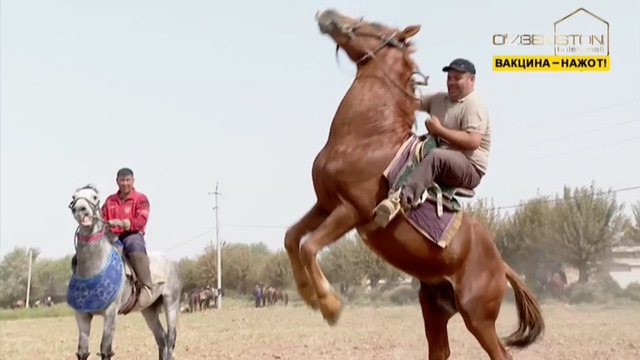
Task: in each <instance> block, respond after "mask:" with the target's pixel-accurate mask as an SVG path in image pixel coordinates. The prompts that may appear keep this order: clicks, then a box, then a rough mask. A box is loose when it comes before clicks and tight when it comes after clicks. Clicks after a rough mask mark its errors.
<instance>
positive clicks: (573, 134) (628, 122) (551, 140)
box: [522, 118, 640, 148]
mask: <svg viewBox="0 0 640 360" xmlns="http://www.w3.org/2000/svg"><path fill="white" fill-rule="evenodd" d="M635 122H640V118H637V119H632V120H626V121H621V122H617V123H613V124H609V125H605V126H601V127H598V128H594V129H590V130H586V131H581V132H576V133H571V134H568V135H563V136H560V137H556V138H551V139H547V140H543V141H539V142H536V143H532V144H528V145H524V146H522V148H530V147H534V146H538V145H543V144H548V143H552V142H555V141H558V140H565V139H569V138H572V137H576V136H581V135H586V134H591V133H594V132H597V131H600V130H605V129H609V128H613V127H617V126H621V125H626V124H632V123H635Z"/></svg>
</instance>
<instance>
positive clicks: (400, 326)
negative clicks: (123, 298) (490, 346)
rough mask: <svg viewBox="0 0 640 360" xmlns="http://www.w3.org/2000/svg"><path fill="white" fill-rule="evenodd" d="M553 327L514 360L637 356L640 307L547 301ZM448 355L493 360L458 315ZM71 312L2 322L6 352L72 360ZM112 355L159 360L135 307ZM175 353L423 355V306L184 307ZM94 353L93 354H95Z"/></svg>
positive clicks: (510, 323) (94, 338) (97, 326)
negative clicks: (327, 311)
mask: <svg viewBox="0 0 640 360" xmlns="http://www.w3.org/2000/svg"><path fill="white" fill-rule="evenodd" d="M544 311H545V319H546V322H547V332H546V334H545V335H544V337H543V339H542V341H541V342H539V343H537V344H535V345H533V346H531V347H530V348H528V349H526V350H523V351H515V350H512V354H513V356H514V359H528V360H533V359H535V360H540V359H565V360H570V359H576V360H584V359H588V360H597V359H617V360H622V359H640V331H639V329H640V328H639V327H638V324H640V306H630V305H629V306H611V307H605V306H568V305H562V304H553V305H545V306H544ZM101 326H102V319H101V318H97V319H96V320H94V322H93V326H92V333H91V347H90V351H91V353H92V354H96V353H97V352H99V343H100V335H101ZM515 326H516V313H515V307H514V305H513V304H510V303H505V304H504V305H503V307H502V312H501V315H500V318H499V319H498V331H499V334H500V335H501V336H502V335H507V334H508V333H509V332H510V331H511V330H513V329H514V328H515ZM449 336H450V342H451V349H452V356H451V359H488V357H487V356H486V355H485V354H484V352H483V351H482V350H481V348H480V346H479V345H478V344H477V342H476V341H475V339H474V338H473V337H472V336H471V335H470V334H469V333H468V332H467V330H466V328H465V326H464V323H463V322H462V319H461V317H460V316H459V315H457V316H456V317H454V318H453V319H452V320H451V322H450V324H449ZM76 341H77V329H76V325H75V320H74V318H73V317H63V318H49V319H31V320H15V321H4V322H2V323H0V358H1V359H7V360H8V359H11V360H22V359H43V360H45V359H46V360H48V359H51V360H53V359H55V360H62V359H75V356H74V352H75V350H76ZM114 347H115V349H114V350H115V352H116V356H115V358H116V359H135V358H139V359H157V352H156V345H155V342H154V340H153V338H152V336H151V333H150V332H149V331H148V330H147V328H146V326H145V324H144V321H143V320H142V318H141V316H140V315H139V314H133V315H128V316H126V317H120V318H119V320H118V327H117V330H116V335H115V343H114ZM175 354H176V358H177V359H180V360H187V359H189V360H191V359H193V360H197V359H237V360H240V359H251V360H256V359H303V360H319V359H385V360H390V359H398V360H408V359H426V357H427V345H426V340H425V337H424V330H423V327H422V318H421V315H420V308H419V307H418V306H399V307H380V308H373V307H345V308H344V311H343V314H342V318H341V319H340V322H339V323H338V325H337V326H336V327H333V328H332V327H329V326H328V325H326V323H325V322H324V321H323V320H322V316H321V315H320V314H319V313H317V312H313V311H311V310H309V309H307V308H305V307H302V306H292V304H291V303H290V304H289V307H287V308H285V307H284V306H282V305H278V306H276V307H273V308H261V309H254V308H241V307H229V308H224V309H221V310H207V311H205V312H202V313H197V314H181V317H180V324H179V328H178V344H177V348H176V352H175ZM91 358H97V357H96V356H95V355H92V357H91Z"/></svg>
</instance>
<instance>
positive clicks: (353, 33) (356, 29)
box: [336, 18, 429, 101]
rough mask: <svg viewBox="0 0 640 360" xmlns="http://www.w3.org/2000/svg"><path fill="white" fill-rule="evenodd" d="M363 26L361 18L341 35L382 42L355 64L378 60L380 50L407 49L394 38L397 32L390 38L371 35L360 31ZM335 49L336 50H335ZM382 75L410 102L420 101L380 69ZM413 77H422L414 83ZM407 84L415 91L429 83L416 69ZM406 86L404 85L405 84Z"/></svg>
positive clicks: (344, 29) (376, 34) (380, 34)
mask: <svg viewBox="0 0 640 360" xmlns="http://www.w3.org/2000/svg"><path fill="white" fill-rule="evenodd" d="M362 24H363V18H359V19H358V20H357V21H356V22H355V23H354V24H353V25H351V26H347V27H344V28H342V29H341V31H342V33H343V34H346V35H348V36H349V37H350V38H351V39H352V40H355V39H356V38H357V37H358V36H363V37H373V38H377V39H380V40H381V41H382V42H381V43H380V45H378V46H377V47H376V48H375V49H374V50H373V51H367V53H366V54H365V55H364V56H362V57H361V58H360V59H358V60H356V64H360V63H362V62H364V61H366V60H369V59H373V60H376V61H377V60H378V58H377V57H376V55H375V54H376V53H377V52H378V51H380V50H382V49H384V48H385V47H387V46H389V45H391V46H393V47H395V48H397V49H398V50H401V51H405V50H406V49H407V43H406V42H404V41H398V39H397V38H396V35H397V34H398V32H397V31H396V32H394V33H393V34H391V35H390V36H388V35H385V34H383V33H371V32H368V31H363V30H361V28H360V27H361V26H362ZM339 48H340V45H337V49H339ZM337 49H336V50H337ZM382 73H383V74H384V76H385V77H386V78H387V79H388V80H389V81H391V83H393V84H394V85H395V86H396V87H398V88H399V89H400V90H402V91H403V92H404V93H405V94H406V95H408V96H409V97H410V98H411V99H412V100H414V101H420V99H419V98H416V97H415V95H414V94H410V93H409V92H407V90H406V86H405V87H402V86H400V85H399V84H398V83H396V82H395V81H394V80H393V79H392V78H391V77H390V76H389V74H387V72H386V71H385V70H384V69H382ZM413 75H419V76H420V77H422V79H423V80H422V81H415V80H414V79H413ZM407 81H408V82H411V87H412V89H414V91H415V87H416V86H417V85H423V86H427V85H428V82H429V77H428V76H425V75H424V74H422V73H421V72H420V70H418V69H416V70H414V71H412V72H411V75H410V76H409V79H408V80H407ZM405 85H406V84H405Z"/></svg>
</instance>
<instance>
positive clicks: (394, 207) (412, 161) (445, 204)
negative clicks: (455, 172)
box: [374, 134, 476, 227]
mask: <svg viewBox="0 0 640 360" xmlns="http://www.w3.org/2000/svg"><path fill="white" fill-rule="evenodd" d="M438 145H439V139H437V138H434V137H432V136H429V135H428V134H426V135H421V136H419V137H418V140H417V141H416V142H415V144H414V145H413V148H412V149H410V153H411V155H410V157H409V159H408V161H407V162H406V163H404V164H402V163H398V164H395V165H392V166H402V169H401V170H400V172H399V174H398V176H397V177H396V179H395V181H394V182H393V183H392V184H390V185H391V186H390V189H389V196H388V197H387V198H386V199H385V200H383V201H382V202H380V204H378V206H377V207H376V208H375V210H374V214H375V222H376V223H378V225H380V226H382V227H385V226H386V225H387V224H388V223H389V222H390V221H391V220H392V219H393V218H394V217H395V216H396V215H397V214H398V213H399V212H400V211H403V212H404V211H407V210H408V209H403V208H402V206H401V203H400V192H401V191H402V187H403V186H404V184H405V183H406V181H407V178H408V177H409V175H411V173H412V172H413V171H414V170H415V168H416V167H417V166H418V165H419V164H420V162H421V161H422V159H424V157H425V156H426V155H427V154H428V153H429V151H431V150H433V149H435V148H437V147H438ZM401 151H402V150H401ZM389 180H391V179H389ZM475 194H476V193H475V191H474V190H471V189H465V188H461V187H455V186H446V185H444V184H438V183H435V182H434V183H433V184H432V185H431V186H429V187H428V188H427V189H426V190H425V192H424V193H423V194H422V196H421V198H420V201H419V204H422V203H424V202H425V201H430V202H433V203H435V205H436V213H437V215H438V217H439V218H440V217H442V215H443V213H444V209H447V210H449V211H453V212H459V211H461V210H462V205H461V204H460V202H459V201H458V199H457V197H464V198H472V197H474V196H475Z"/></svg>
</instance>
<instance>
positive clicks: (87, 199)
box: [69, 184, 101, 228]
mask: <svg viewBox="0 0 640 360" xmlns="http://www.w3.org/2000/svg"><path fill="white" fill-rule="evenodd" d="M72 199H73V200H71V203H70V204H69V209H71V213H72V214H73V218H74V219H76V221H77V222H78V225H80V227H84V228H89V227H92V226H93V225H95V223H96V222H97V221H98V220H100V218H101V217H100V194H99V192H98V188H96V186H95V185H93V184H89V185H86V186H83V187H81V188H78V189H76V191H75V193H73V196H72Z"/></svg>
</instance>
